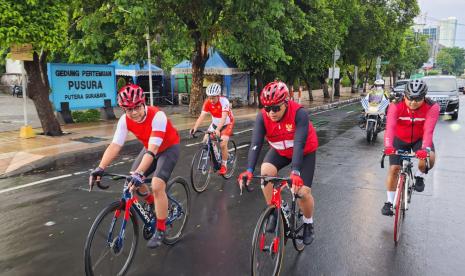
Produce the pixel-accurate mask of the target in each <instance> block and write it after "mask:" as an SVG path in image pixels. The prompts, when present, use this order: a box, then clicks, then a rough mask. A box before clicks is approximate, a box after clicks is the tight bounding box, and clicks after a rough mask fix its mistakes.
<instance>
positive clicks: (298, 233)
mask: <svg viewBox="0 0 465 276" xmlns="http://www.w3.org/2000/svg"><path fill="white" fill-rule="evenodd" d="M294 204H295V213H294V216H293V217H292V218H291V220H292V222H291V223H292V224H293V227H294V237H293V238H292V244H293V245H294V248H295V250H297V252H299V253H300V252H302V251H304V249H305V244H304V237H303V235H304V215H303V214H302V211H301V210H300V208H299V204H297V202H295V203H294Z"/></svg>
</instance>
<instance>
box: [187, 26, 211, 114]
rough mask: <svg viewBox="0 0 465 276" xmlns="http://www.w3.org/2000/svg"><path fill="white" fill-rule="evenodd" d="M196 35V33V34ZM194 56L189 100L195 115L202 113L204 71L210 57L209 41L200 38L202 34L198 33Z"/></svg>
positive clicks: (190, 110) (191, 111) (190, 108)
mask: <svg viewBox="0 0 465 276" xmlns="http://www.w3.org/2000/svg"><path fill="white" fill-rule="evenodd" d="M194 35H195V34H194ZM197 35H198V37H199V39H196V42H195V50H194V58H193V60H192V86H191V96H190V102H189V113H190V114H191V115H193V116H197V115H199V114H200V111H201V110H202V104H203V89H202V88H203V71H204V68H205V63H206V62H207V59H208V45H207V41H204V40H200V34H197Z"/></svg>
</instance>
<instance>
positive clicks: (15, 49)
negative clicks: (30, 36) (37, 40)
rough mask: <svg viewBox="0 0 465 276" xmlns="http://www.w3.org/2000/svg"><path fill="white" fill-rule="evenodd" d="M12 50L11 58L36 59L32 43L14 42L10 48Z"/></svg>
mask: <svg viewBox="0 0 465 276" xmlns="http://www.w3.org/2000/svg"><path fill="white" fill-rule="evenodd" d="M10 51H11V56H10V57H11V59H14V60H27V61H32V60H34V57H33V53H34V51H33V50H32V45H31V44H13V45H11V48H10Z"/></svg>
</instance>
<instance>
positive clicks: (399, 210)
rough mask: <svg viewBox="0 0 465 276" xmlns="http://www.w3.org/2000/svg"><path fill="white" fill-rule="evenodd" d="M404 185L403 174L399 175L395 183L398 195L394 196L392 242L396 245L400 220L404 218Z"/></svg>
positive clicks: (398, 237) (399, 232)
mask: <svg viewBox="0 0 465 276" xmlns="http://www.w3.org/2000/svg"><path fill="white" fill-rule="evenodd" d="M404 185H405V174H403V173H402V174H400V175H399V184H398V185H397V189H398V195H397V198H396V210H395V215H394V243H395V244H396V245H397V243H398V242H399V239H400V234H401V228H402V222H403V220H404V210H405V207H404V202H405V201H404Z"/></svg>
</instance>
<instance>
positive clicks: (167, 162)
mask: <svg viewBox="0 0 465 276" xmlns="http://www.w3.org/2000/svg"><path fill="white" fill-rule="evenodd" d="M179 151H180V146H179V144H177V145H173V146H171V147H169V148H167V149H166V150H165V151H163V152H161V153H159V154H157V155H155V159H154V160H153V162H152V164H151V165H150V167H149V168H148V169H147V170H146V171H145V172H144V176H145V177H148V176H150V175H151V174H152V173H153V177H158V178H161V179H163V181H165V183H168V180H169V179H170V177H171V173H172V172H173V170H174V167H175V166H176V162H177V161H178V158H179ZM146 152H147V149H146V148H142V150H141V151H140V153H139V155H138V156H137V157H136V160H134V163H133V164H132V168H131V171H135V170H136V169H137V167H138V166H139V164H140V162H141V161H142V158H143V157H144V155H145V153H146Z"/></svg>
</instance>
